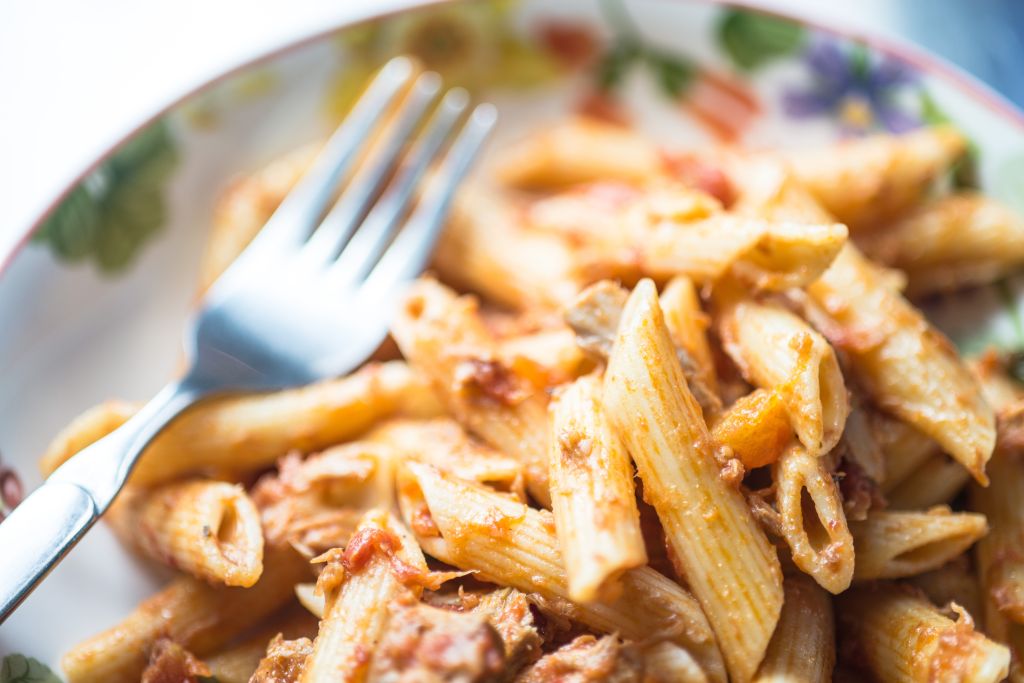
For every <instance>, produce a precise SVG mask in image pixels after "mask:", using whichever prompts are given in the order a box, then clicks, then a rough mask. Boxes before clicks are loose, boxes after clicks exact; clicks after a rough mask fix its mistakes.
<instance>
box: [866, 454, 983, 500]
mask: <svg viewBox="0 0 1024 683" xmlns="http://www.w3.org/2000/svg"><path fill="white" fill-rule="evenodd" d="M990 462H991V461H990ZM970 480H971V474H970V472H968V471H967V470H965V469H964V466H963V465H961V464H960V463H958V462H957V461H956V460H953V459H951V458H950V457H949V456H948V455H945V454H943V453H936V454H935V455H933V456H931V457H930V458H928V459H927V460H925V461H924V462H923V463H921V465H920V466H918V468H917V469H916V470H914V471H913V472H911V473H910V474H909V475H908V476H907V477H906V478H905V479H903V481H901V482H900V483H899V484H897V485H896V486H894V487H893V488H892V489H890V490H889V491H888V492H887V493H886V494H885V499H886V501H888V503H889V508H890V509H892V510H924V509H926V508H930V507H932V506H934V505H944V504H946V503H949V502H951V501H952V500H953V499H954V498H956V497H957V495H959V493H960V491H962V490H963V488H964V486H966V485H967V482H969V481H970Z"/></svg>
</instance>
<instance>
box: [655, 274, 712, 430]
mask: <svg viewBox="0 0 1024 683" xmlns="http://www.w3.org/2000/svg"><path fill="white" fill-rule="evenodd" d="M658 303H660V304H661V310H662V313H664V315H665V325H666V326H667V327H668V333H669V336H671V337H672V343H673V344H675V345H676V348H681V349H684V350H685V351H686V353H687V354H688V355H689V356H690V358H692V359H693V361H694V366H695V368H694V375H695V376H696V378H697V381H699V382H700V383H701V384H702V385H703V386H705V387H707V389H708V391H709V392H710V393H711V394H712V395H716V396H717V394H718V379H717V378H716V376H715V359H714V356H712V355H711V345H710V344H709V343H708V335H707V330H708V327H709V326H710V323H711V321H710V319H709V318H708V316H707V314H705V313H704V311H703V310H702V309H701V307H700V297H699V296H698V295H697V288H696V287H695V286H694V284H693V280H691V279H690V278H688V277H675V278H672V279H671V280H670V281H669V283H668V284H667V285H665V288H664V289H663V290H662V292H661V296H660V297H659V299H658ZM719 408H720V407H719ZM705 417H709V416H707V415H706V416H705Z"/></svg>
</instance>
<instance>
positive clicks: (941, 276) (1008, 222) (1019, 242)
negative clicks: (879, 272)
mask: <svg viewBox="0 0 1024 683" xmlns="http://www.w3.org/2000/svg"><path fill="white" fill-rule="evenodd" d="M859 244H860V246H861V248H862V249H863V250H864V251H865V253H867V254H868V256H870V257H871V258H873V259H875V260H877V261H880V262H882V263H884V264H886V265H888V266H892V267H894V268H899V269H900V270H901V271H903V272H904V273H906V274H907V281H908V286H907V294H908V295H909V296H924V295H927V294H934V293H936V292H947V291H950V290H955V289H959V288H962V287H967V286H972V285H983V284H988V283H989V282H994V281H995V280H997V279H998V278H1000V277H1002V276H1003V275H1006V274H1008V273H1010V272H1012V271H1013V270H1014V269H1016V268H1017V267H1019V266H1020V264H1021V263H1022V262H1024V219H1022V218H1021V217H1020V216H1018V215H1017V214H1016V213H1014V212H1013V211H1012V210H1011V209H1009V208H1008V207H1006V206H1003V205H1002V204H1000V203H999V202H996V201H994V200H992V199H989V198H988V197H985V196H984V195H981V194H977V193H973V192H961V193H956V194H951V195H948V196H945V197H940V198H938V199H934V200H932V201H929V202H927V203H925V204H922V205H921V206H920V207H918V208H917V209H915V210H914V211H913V212H911V213H910V214H909V215H907V216H906V217H904V218H902V219H900V220H899V221H897V222H896V223H894V224H892V225H887V226H885V228H884V229H883V230H879V231H877V232H875V233H872V234H869V235H865V236H864V239H863V240H859Z"/></svg>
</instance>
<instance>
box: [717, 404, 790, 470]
mask: <svg viewBox="0 0 1024 683" xmlns="http://www.w3.org/2000/svg"><path fill="white" fill-rule="evenodd" d="M711 436H712V438H714V440H715V443H717V444H719V445H720V446H728V447H729V449H730V450H731V451H732V454H733V456H735V457H737V458H739V460H740V462H742V463H743V466H744V467H745V468H747V469H748V470H750V469H754V468H757V467H764V466H765V465H770V464H772V463H773V462H775V461H776V460H778V459H779V456H780V455H782V453H783V451H785V450H786V447H787V446H788V445H789V443H790V441H792V440H793V436H794V434H793V427H792V426H791V425H790V421H789V412H788V411H787V410H786V403H785V401H784V400H783V399H782V397H781V396H780V395H779V392H776V391H765V390H764V389H755V390H754V391H752V392H751V393H749V394H747V395H746V396H741V397H739V398H738V399H736V401H735V402H734V403H733V404H732V405H731V406H729V407H728V408H726V409H725V410H724V411H722V413H721V414H720V415H719V416H718V417H717V418H716V419H715V420H714V421H713V422H712V423H711Z"/></svg>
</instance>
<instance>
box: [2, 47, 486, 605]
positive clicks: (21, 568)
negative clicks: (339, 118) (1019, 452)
mask: <svg viewBox="0 0 1024 683" xmlns="http://www.w3.org/2000/svg"><path fill="white" fill-rule="evenodd" d="M441 89H442V84H441V79H440V77H439V76H438V75H437V74H434V73H417V69H416V67H415V65H414V64H413V63H412V62H411V61H410V60H409V59H406V58H403V57H399V58H396V59H394V60H392V61H391V62H389V63H388V64H387V65H385V67H384V68H383V69H382V70H381V72H380V74H379V75H378V76H377V78H376V79H375V80H374V81H373V82H372V83H371V84H370V86H369V88H368V89H367V91H366V92H365V94H364V95H363V96H362V97H361V98H360V100H359V102H358V103H357V104H356V106H355V108H354V109H353V111H352V113H351V114H350V115H349V116H348V118H347V119H346V120H345V121H344V122H343V123H342V125H341V126H340V127H339V128H338V130H337V131H336V132H335V133H334V134H333V135H332V137H331V139H330V140H329V141H328V143H327V146H326V148H325V149H324V151H323V152H322V153H321V155H320V157H319V158H318V159H317V160H316V162H315V163H314V165H313V167H312V168H311V169H310V171H309V172H308V173H307V174H306V175H305V177H303V178H302V180H301V181H300V182H299V183H298V184H297V185H296V187H295V188H294V189H293V190H292V191H291V193H289V195H288V196H287V198H286V199H285V200H284V201H283V202H282V204H281V206H280V207H279V208H278V209H277V211H276V212H275V213H274V214H273V216H272V217H271V218H270V220H269V221H268V222H267V224H266V226H265V227H264V228H263V230H262V231H261V232H260V233H259V235H258V236H257V237H256V238H255V239H254V240H253V242H252V244H251V245H250V246H249V247H248V248H247V249H246V250H245V251H244V252H243V253H242V254H241V255H240V256H239V258H238V259H237V260H236V261H235V263H234V264H232V266H231V267H230V268H229V269H228V270H227V271H226V272H225V273H224V275H222V276H221V277H220V279H219V280H217V282H216V283H215V284H214V285H213V287H212V288H211V289H210V291H209V292H208V294H207V295H206V297H205V300H204V301H203V303H202V305H201V307H200V309H199V311H198V313H197V316H196V319H195V320H194V323H193V324H192V325H191V327H190V329H189V330H188V331H187V332H186V335H185V347H186V351H187V353H188V356H189V358H190V359H191V367H190V368H189V370H188V371H187V372H186V373H185V374H184V376H183V377H182V378H181V379H179V380H177V381H175V382H172V383H171V384H169V385H167V386H166V387H165V388H164V389H163V390H162V391H160V393H158V394H157V395H156V397H155V398H153V400H152V401H150V402H149V403H148V404H146V406H145V407H143V408H142V409H141V410H140V411H139V412H138V413H137V414H136V415H135V416H134V417H132V418H131V419H130V420H128V422H126V423H125V424H124V425H123V426H122V427H121V428H120V429H118V430H117V431H115V432H113V433H111V434H110V435H109V436H107V437H105V438H103V439H101V440H100V441H97V442H96V443H95V444H93V445H92V446H89V447H88V448H86V449H84V450H83V451H82V452H80V453H78V454H77V455H75V456H74V457H73V458H71V459H70V460H68V461H67V462H66V463H65V464H64V465H62V466H61V467H60V468H59V469H57V470H56V471H55V472H54V473H53V474H52V475H51V476H50V477H49V479H47V480H46V482H44V483H43V485H42V486H40V487H39V488H38V489H36V491H35V492H33V493H32V494H31V495H30V496H28V498H26V499H25V500H24V501H23V502H22V503H21V504H20V505H19V506H18V507H16V508H15V509H14V511H13V512H12V513H11V515H10V516H9V517H8V518H7V519H6V520H5V521H3V522H2V523H0V623H2V622H3V621H4V619H6V618H7V616H8V615H9V614H10V613H11V612H12V611H13V610H14V609H15V608H16V607H17V606H18V605H19V604H20V603H21V601H22V600H24V598H25V597H26V596H27V595H28V594H29V593H30V592H31V591H32V589H33V588H35V586H36V585H37V584H38V583H39V582H40V581H41V580H42V579H43V577H45V576H46V574H47V573H48V572H49V571H50V570H51V569H52V568H53V567H54V566H55V565H56V564H57V563H58V562H59V561H60V560H61V559H62V558H63V557H64V555H65V554H66V553H67V552H68V551H69V550H70V549H71V548H72V547H73V546H74V545H75V543H77V542H78V540H79V539H80V538H81V537H82V535H83V534H85V532H86V531H88V530H89V528H90V527H91V526H92V525H93V524H94V523H95V522H96V520H97V519H98V518H99V517H100V515H102V514H103V513H104V512H105V511H106V509H107V508H108V507H109V506H110V503H111V502H112V501H113V499H114V497H115V496H116V495H117V493H118V492H119V491H120V490H121V488H122V486H124V483H125V480H126V479H127V478H128V475H129V474H130V473H131V470H132V467H133V465H134V464H135V462H136V461H137V460H138V458H139V455H140V454H141V453H142V452H143V450H144V449H145V448H146V446H147V444H149V442H150V441H151V440H152V439H153V438H154V437H155V436H156V435H157V434H159V433H160V431H161V430H162V429H163V428H164V427H165V426H166V425H167V424H168V423H169V422H171V421H172V420H173V419H174V418H175V417H176V416H177V415H179V414H180V413H181V412H182V411H183V410H184V409H185V408H187V407H189V406H190V405H192V404H193V403H195V402H196V401H198V400H199V399H201V398H204V397H206V396H208V395H210V394H212V393H217V392H225V391H266V390H271V389H280V388H283V387H289V386H297V385H302V384H306V383H308V382H311V381H314V380H317V379H322V378H325V377H332V376H336V375H340V374H343V373H345V372H348V371H350V370H352V369H354V368H355V367H357V366H358V365H359V364H360V363H362V362H363V361H365V360H366V359H367V358H368V357H369V356H370V354H371V353H372V352H373V351H374V350H375V349H376V348H377V346H378V345H379V344H380V343H381V341H383V339H384V337H385V335H386V334H387V329H388V326H389V324H390V319H391V315H392V313H393V311H394V307H395V305H396V304H397V301H398V299H399V298H400V296H401V294H402V292H403V291H404V288H405V286H406V284H407V283H408V282H409V281H410V280H411V279H412V278H414V277H415V276H416V275H418V274H419V273H420V272H421V271H422V270H423V269H424V268H425V266H426V264H427V260H428V258H429V256H430V252H431V250H432V248H433V245H434V243H435V241H436V240H437V236H438V233H439V232H440V228H441V225H442V221H443V218H444V216H445V214H446V212H447V209H448V206H449V204H450V202H451V199H452V196H453V194H454V191H455V188H456V186H457V185H458V184H459V182H460V181H461V179H462V178H463V176H464V175H465V173H466V171H467V170H468V169H469V167H470V165H471V164H472V161H473V159H474V158H475V156H476V154H477V152H478V150H479V148H480V146H481V145H482V143H483V142H484V140H485V139H486V138H487V136H488V135H489V133H490V131H491V129H492V128H493V126H494V123H495V120H496V112H495V109H494V107H493V106H491V105H489V104H481V105H478V106H477V107H476V108H475V109H473V110H472V111H471V112H470V113H469V114H468V115H467V114H466V111H467V109H468V108H469V104H470V102H469V96H468V94H467V93H466V92H465V91H464V90H461V89H452V90H449V91H448V92H447V93H446V94H444V96H443V97H441V96H440V95H441ZM438 99H440V102H439V103H437V104H436V106H435V102H437V101H438ZM431 110H433V113H432V114H431V115H430V116H429V120H426V121H425V122H424V120H425V119H426V118H427V115H428V114H429V113H430V112H431ZM460 122H461V123H462V125H461V129H460V131H459V132H458V134H457V135H455V129H456V127H458V126H459V124H460ZM452 137H454V138H455V139H454V141H453V142H451V144H450V145H448V144H447V143H448V142H449V140H450V139H451V138H452ZM371 138H372V139H373V140H374V144H373V145H369V144H368V142H369V140H370V139H371ZM410 141H413V142H412V144H411V145H410ZM367 148H369V151H367ZM438 160H440V161H439V163H438V165H437V169H436V171H434V170H432V169H433V168H434V162H435V161H438ZM428 172H429V175H430V176H431V177H430V179H429V181H428V182H426V183H425V186H424V189H423V190H422V191H420V186H421V185H424V183H423V180H424V178H425V176H427V175H428ZM343 182H344V189H343V191H342V192H341V195H340V198H339V199H338V200H337V201H336V202H335V203H334V205H333V206H332V207H331V208H330V210H329V211H328V210H327V207H328V204H329V203H330V202H331V200H332V198H333V197H334V195H335V193H336V190H337V188H338V186H339V184H342V183H343ZM325 211H326V215H324V212H325ZM321 217H322V218H321Z"/></svg>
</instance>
